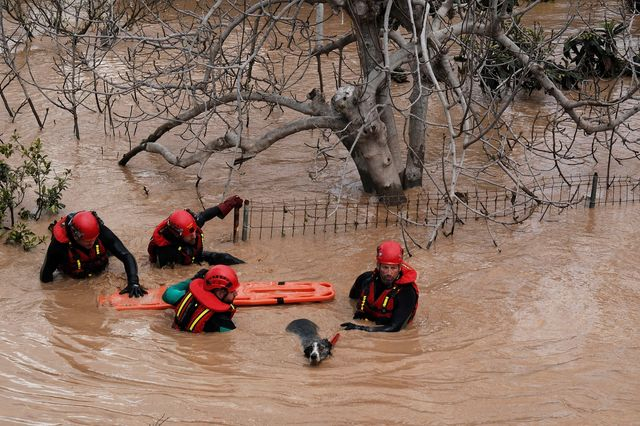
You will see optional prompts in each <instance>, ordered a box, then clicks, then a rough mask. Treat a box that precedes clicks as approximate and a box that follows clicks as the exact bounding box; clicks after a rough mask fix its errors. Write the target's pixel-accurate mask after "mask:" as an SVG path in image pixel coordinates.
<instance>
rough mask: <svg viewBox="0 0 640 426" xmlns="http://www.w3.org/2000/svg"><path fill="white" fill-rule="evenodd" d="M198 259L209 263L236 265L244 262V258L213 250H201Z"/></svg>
mask: <svg viewBox="0 0 640 426" xmlns="http://www.w3.org/2000/svg"><path fill="white" fill-rule="evenodd" d="M199 260H204V261H205V262H207V263H208V264H209V265H237V264H239V263H244V260H242V259H238V258H237V257H235V256H231V255H230V254H229V253H216V252H213V251H205V252H203V253H202V256H201V259H199Z"/></svg>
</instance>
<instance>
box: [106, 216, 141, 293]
mask: <svg viewBox="0 0 640 426" xmlns="http://www.w3.org/2000/svg"><path fill="white" fill-rule="evenodd" d="M98 238H100V241H102V244H104V246H105V247H106V248H107V250H108V251H109V252H110V253H111V254H113V255H114V256H115V257H117V258H118V260H120V261H121V262H122V263H123V264H124V271H125V272H126V273H127V283H129V284H138V283H139V281H138V265H137V264H136V259H135V258H134V257H133V255H132V254H131V252H129V250H127V248H126V247H125V246H124V244H122V241H120V239H119V238H118V237H117V236H116V234H114V233H113V232H112V231H111V229H109V228H107V227H106V226H105V225H101V226H100V236H99V237H98Z"/></svg>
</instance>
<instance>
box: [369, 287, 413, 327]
mask: <svg viewBox="0 0 640 426" xmlns="http://www.w3.org/2000/svg"><path fill="white" fill-rule="evenodd" d="M416 303H418V295H417V294H416V291H415V289H414V288H413V287H412V286H410V285H408V286H407V288H406V289H404V290H402V291H401V292H399V293H398V294H397V295H396V297H395V301H394V309H393V313H392V314H391V322H390V323H389V324H385V325H379V326H372V327H363V328H362V329H363V330H365V331H370V332H378V331H387V332H396V331H400V330H402V328H403V327H404V326H405V325H406V324H407V322H408V321H409V318H410V317H411V313H412V312H413V308H414V307H415V305H416Z"/></svg>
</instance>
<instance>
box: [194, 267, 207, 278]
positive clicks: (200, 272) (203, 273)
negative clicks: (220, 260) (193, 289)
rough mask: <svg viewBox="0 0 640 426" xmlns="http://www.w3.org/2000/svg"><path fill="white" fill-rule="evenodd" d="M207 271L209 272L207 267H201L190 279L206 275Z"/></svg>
mask: <svg viewBox="0 0 640 426" xmlns="http://www.w3.org/2000/svg"><path fill="white" fill-rule="evenodd" d="M207 272H209V270H208V269H207V268H202V269H200V270H199V271H198V272H196V274H195V275H194V276H193V277H191V279H192V280H196V279H198V278H204V276H205V275H207Z"/></svg>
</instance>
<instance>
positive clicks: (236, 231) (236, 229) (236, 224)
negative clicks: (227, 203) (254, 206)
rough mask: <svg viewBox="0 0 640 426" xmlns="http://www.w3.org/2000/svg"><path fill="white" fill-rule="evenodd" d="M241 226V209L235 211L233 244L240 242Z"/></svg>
mask: <svg viewBox="0 0 640 426" xmlns="http://www.w3.org/2000/svg"><path fill="white" fill-rule="evenodd" d="M239 224H240V207H234V209H233V242H234V243H237V242H238V225H239Z"/></svg>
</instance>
